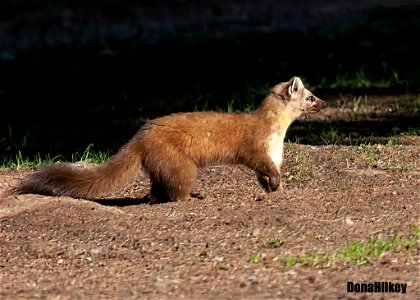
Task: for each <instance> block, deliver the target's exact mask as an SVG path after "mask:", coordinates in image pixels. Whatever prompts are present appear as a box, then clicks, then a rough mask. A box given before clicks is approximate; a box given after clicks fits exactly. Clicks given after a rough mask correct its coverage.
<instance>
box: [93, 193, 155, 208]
mask: <svg viewBox="0 0 420 300" xmlns="http://www.w3.org/2000/svg"><path fill="white" fill-rule="evenodd" d="M92 201H93V202H95V203H98V204H100V205H104V206H117V207H124V206H132V205H142V204H149V205H153V203H152V202H151V201H150V199H149V195H146V196H144V197H141V198H129V197H126V198H110V199H95V200H92Z"/></svg>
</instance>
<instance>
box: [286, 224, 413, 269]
mask: <svg viewBox="0 0 420 300" xmlns="http://www.w3.org/2000/svg"><path fill="white" fill-rule="evenodd" d="M418 247H420V229H419V227H417V226H416V227H415V228H414V230H413V234H412V235H411V236H410V237H404V236H395V237H393V238H390V239H371V240H369V241H367V242H365V241H353V242H349V243H347V244H346V246H345V247H343V248H341V249H338V250H337V251H332V252H328V253H307V254H304V255H300V256H288V257H286V258H285V259H284V260H282V265H283V266H284V267H285V268H293V267H295V266H297V265H301V266H309V267H317V266H322V267H328V266H331V265H335V264H343V265H346V266H351V267H361V266H366V265H371V264H372V261H373V260H376V259H379V258H381V257H382V256H384V255H385V254H386V253H387V252H394V253H397V252H407V253H410V252H413V251H414V250H415V249H416V248H418Z"/></svg>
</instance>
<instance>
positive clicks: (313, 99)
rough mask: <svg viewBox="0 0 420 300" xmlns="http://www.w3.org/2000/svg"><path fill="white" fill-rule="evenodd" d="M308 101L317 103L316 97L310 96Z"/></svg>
mask: <svg viewBox="0 0 420 300" xmlns="http://www.w3.org/2000/svg"><path fill="white" fill-rule="evenodd" d="M306 100H308V101H311V102H314V101H315V97H314V96H312V95H311V96H309V97H308V98H306Z"/></svg>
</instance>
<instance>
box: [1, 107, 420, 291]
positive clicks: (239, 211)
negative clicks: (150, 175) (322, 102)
mask: <svg viewBox="0 0 420 300" xmlns="http://www.w3.org/2000/svg"><path fill="white" fill-rule="evenodd" d="M325 114H326V115H328V111H327V112H326V113H325ZM419 162H420V145H419V140H418V138H414V141H412V142H410V143H409V144H408V145H404V146H402V145H385V146H384V145H381V146H376V145H375V146H370V147H358V146H333V145H329V146H309V145H299V144H287V145H286V147H285V161H284V165H283V167H282V170H283V178H282V180H283V190H281V191H278V192H275V193H271V194H265V193H264V192H263V190H262V189H261V188H260V187H259V186H258V184H257V181H256V178H255V176H254V174H253V173H252V172H250V171H249V170H247V169H246V168H243V167H235V166H229V167H227V166H216V167H210V168H207V169H203V170H202V171H201V172H200V174H199V177H198V180H197V184H196V187H195V191H196V192H198V193H200V194H201V195H202V196H203V197H202V199H193V200H190V201H186V202H178V203H165V204H157V205H149V204H147V203H145V200H144V197H145V196H146V195H147V193H148V187H149V182H148V179H147V178H145V177H142V175H140V176H139V178H138V179H137V180H136V182H135V183H133V184H132V185H130V186H128V187H126V188H125V189H124V190H122V191H120V192H118V193H116V194H114V195H111V196H110V197H109V199H108V198H107V199H103V200H98V201H97V202H93V201H86V200H82V199H72V198H68V197H46V196H39V195H19V196H7V197H4V196H3V197H2V196H0V241H1V242H0V299H17V298H18V299H34V298H43V299H46V298H48V299H86V298H93V299H285V298H287V299H420V286H419V275H420V269H419V266H420V265H419V262H420V261H419V260H420V255H419V254H420V252H419V244H418V243H417V245H416V247H415V249H413V250H410V251H405V250H398V251H388V252H386V253H385V255H384V256H382V257H380V258H372V259H371V258H369V261H370V264H365V265H363V266H359V267H358V266H355V265H354V264H351V263H346V262H343V261H340V260H337V261H336V262H333V263H331V264H329V265H326V264H321V265H318V266H304V265H300V264H297V265H296V266H294V267H292V268H286V267H285V266H284V263H283V262H284V260H285V259H286V258H287V257H290V256H302V255H305V254H309V253H334V252H337V251H338V250H340V249H342V248H343V247H345V246H346V245H347V243H349V242H352V241H364V242H366V241H369V240H370V239H377V240H380V239H385V240H386V239H390V238H392V237H395V236H404V237H407V238H409V237H411V236H412V235H413V229H414V227H415V226H417V227H418V226H419V224H420V222H419V221H420V218H419V212H420V201H419V199H420V188H419V187H420V164H419ZM26 172H30V171H28V170H19V171H18V170H0V194H1V193H2V192H4V191H5V190H6V189H7V188H8V187H10V186H13V185H14V184H16V183H17V181H18V180H19V179H20V178H21V177H22V176H23V175H24V174H25V173H26ZM273 239H277V240H279V241H281V242H282V243H281V244H280V245H276V246H275V247H274V246H273V245H272V244H270V241H272V240H273ZM349 281H353V282H366V283H370V282H377V281H381V282H382V281H387V282H393V283H406V284H407V286H408V287H407V293H406V294H401V293H394V294H390V293H374V294H360V293H348V292H347V282H349Z"/></svg>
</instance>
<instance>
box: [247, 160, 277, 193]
mask: <svg viewBox="0 0 420 300" xmlns="http://www.w3.org/2000/svg"><path fill="white" fill-rule="evenodd" d="M249 167H250V168H251V169H253V170H254V171H255V173H256V174H257V178H258V182H259V183H260V184H261V186H262V187H263V188H264V189H265V190H266V191H267V192H274V191H275V190H277V188H278V187H279V186H280V173H279V170H278V168H277V166H276V165H275V164H274V162H273V161H272V160H271V158H270V156H268V155H267V154H263V155H261V154H260V155H256V156H254V161H253V162H252V163H251V164H250V165H249Z"/></svg>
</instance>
